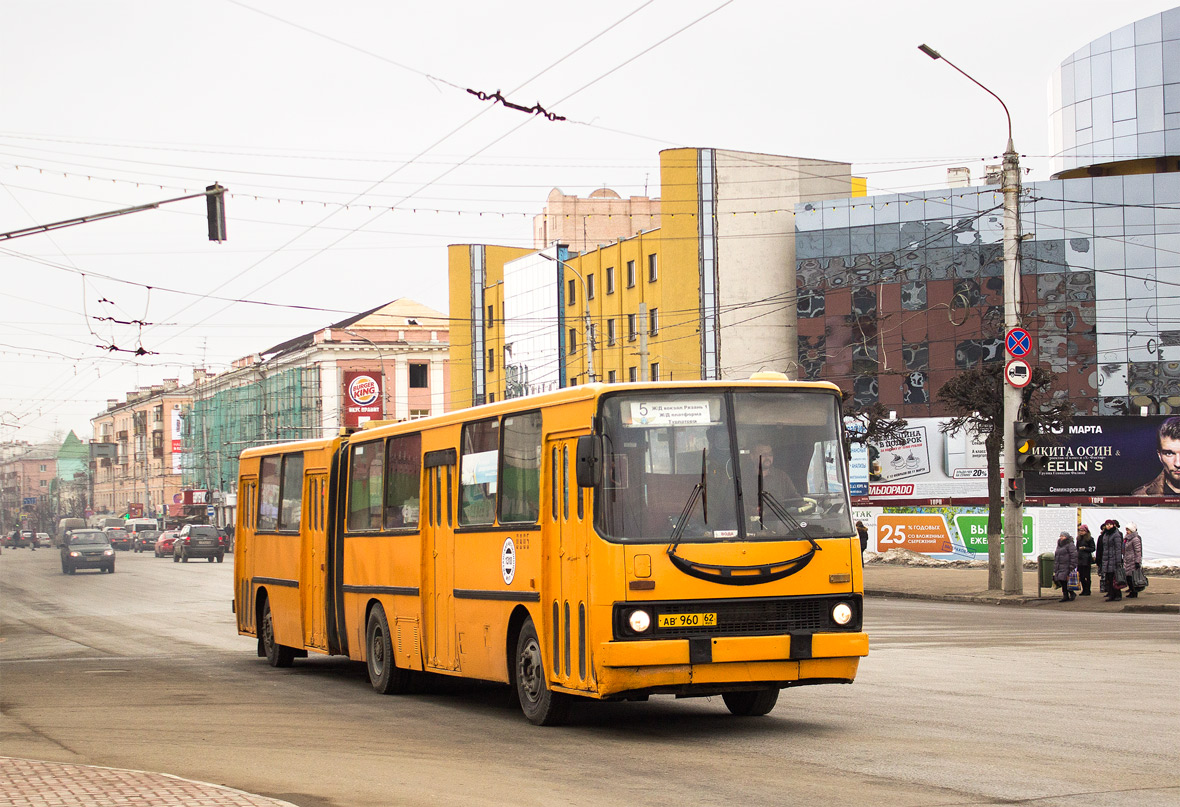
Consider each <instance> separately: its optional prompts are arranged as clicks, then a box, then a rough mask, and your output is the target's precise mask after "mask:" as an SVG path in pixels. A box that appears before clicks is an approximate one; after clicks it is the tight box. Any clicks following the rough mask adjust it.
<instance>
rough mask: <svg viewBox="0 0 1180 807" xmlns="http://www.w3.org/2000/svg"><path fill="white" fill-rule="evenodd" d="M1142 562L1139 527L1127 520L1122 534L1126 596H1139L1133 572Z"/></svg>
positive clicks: (1138, 568) (1137, 569)
mask: <svg viewBox="0 0 1180 807" xmlns="http://www.w3.org/2000/svg"><path fill="white" fill-rule="evenodd" d="M1142 564H1143V539H1142V538H1140V537H1139V527H1138V526H1137V525H1136V524H1135V522H1134V521H1128V522H1127V532H1126V534H1125V535H1123V571H1124V573H1125V574H1126V575H1127V596H1128V597H1130V598H1132V599H1134V598H1135V597H1138V596H1139V591H1140V590H1139V589H1138V588H1136V587H1135V572H1137V571H1139V570H1140V569H1141V568H1142Z"/></svg>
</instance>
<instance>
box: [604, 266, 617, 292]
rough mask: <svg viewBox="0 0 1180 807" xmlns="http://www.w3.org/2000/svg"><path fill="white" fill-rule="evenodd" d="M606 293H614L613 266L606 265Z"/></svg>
mask: <svg viewBox="0 0 1180 807" xmlns="http://www.w3.org/2000/svg"><path fill="white" fill-rule="evenodd" d="M606 293H607V294H614V293H615V267H613V266H608V267H606Z"/></svg>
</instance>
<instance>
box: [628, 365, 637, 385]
mask: <svg viewBox="0 0 1180 807" xmlns="http://www.w3.org/2000/svg"><path fill="white" fill-rule="evenodd" d="M635 379H636V373H635V368H634V367H628V368H627V380H628V381H632V382H633V381H635Z"/></svg>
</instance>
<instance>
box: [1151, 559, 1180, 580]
mask: <svg viewBox="0 0 1180 807" xmlns="http://www.w3.org/2000/svg"><path fill="white" fill-rule="evenodd" d="M1143 570H1144V571H1145V572H1150V573H1151V574H1158V575H1163V576H1165V577H1180V558H1155V559H1152V560H1144V561H1143Z"/></svg>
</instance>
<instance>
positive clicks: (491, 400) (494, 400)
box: [488, 392, 496, 403]
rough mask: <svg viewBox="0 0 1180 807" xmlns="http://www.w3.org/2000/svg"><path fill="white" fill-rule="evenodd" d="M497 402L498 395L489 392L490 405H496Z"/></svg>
mask: <svg viewBox="0 0 1180 807" xmlns="http://www.w3.org/2000/svg"><path fill="white" fill-rule="evenodd" d="M495 402H496V393H494V392H489V393H488V403H495Z"/></svg>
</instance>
